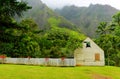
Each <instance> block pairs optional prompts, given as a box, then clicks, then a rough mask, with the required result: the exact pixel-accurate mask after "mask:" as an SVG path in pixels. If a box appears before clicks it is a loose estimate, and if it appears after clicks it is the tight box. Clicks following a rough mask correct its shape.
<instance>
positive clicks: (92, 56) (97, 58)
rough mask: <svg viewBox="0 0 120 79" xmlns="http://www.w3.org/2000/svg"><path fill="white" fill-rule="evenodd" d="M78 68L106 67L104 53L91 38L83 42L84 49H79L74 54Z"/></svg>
mask: <svg viewBox="0 0 120 79" xmlns="http://www.w3.org/2000/svg"><path fill="white" fill-rule="evenodd" d="M74 58H75V60H76V65H77V66H104V65H105V61H104V51H103V50H102V49H101V48H100V47H99V46H98V45H97V44H95V43H94V42H93V41H92V40H91V39H90V38H86V39H85V40H84V42H83V48H78V49H76V50H75V52H74Z"/></svg>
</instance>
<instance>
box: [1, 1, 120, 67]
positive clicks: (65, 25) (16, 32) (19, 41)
mask: <svg viewBox="0 0 120 79" xmlns="http://www.w3.org/2000/svg"><path fill="white" fill-rule="evenodd" d="M33 3H34V6H31V5H33ZM35 4H36V6H35ZM37 4H41V5H39V6H38V5H37ZM96 6H98V5H96ZM100 6H101V5H100ZM90 7H91V8H92V7H94V6H93V5H91V6H90ZM81 9H83V10H84V9H86V8H85V7H84V8H81ZM101 9H102V8H101ZM105 10H106V9H105ZM105 10H103V12H104V11H105ZM66 11H67V10H66ZM80 11H81V10H80ZM95 12H96V11H95ZM99 12H100V11H99ZM108 12H109V11H108ZM114 12H117V10H115V9H114V10H113V12H111V14H107V13H105V15H104V16H103V15H100V16H99V17H97V18H98V19H100V17H101V16H103V17H106V18H107V15H110V16H112V18H110V19H109V20H107V19H106V20H105V21H104V20H103V19H102V21H103V22H101V23H100V24H98V25H96V21H98V19H97V18H96V19H95V22H92V23H93V24H92V25H94V23H95V25H96V33H97V37H96V38H94V41H95V42H96V43H97V44H98V45H99V46H100V47H101V48H102V49H103V50H104V52H105V61H106V65H115V66H120V12H118V13H115V14H113V13H114ZM69 13H71V12H69ZM75 13H77V12H76V11H75ZM71 14H72V13H71ZM84 14H86V11H85V13H84ZM90 14H92V16H94V17H95V15H93V13H89V12H88V13H87V16H89V15H90ZM72 15H73V14H72ZM72 15H71V17H72ZM96 15H99V14H98V13H96ZM81 16H83V15H81ZM90 16H91V15H90ZM90 16H89V17H90ZM71 17H69V18H71ZM74 17H75V16H74ZM89 17H86V19H82V20H83V21H85V20H87V19H90V18H89ZM74 19H75V18H74ZM90 20H91V21H92V19H90ZM100 21H101V20H100ZM100 21H98V22H100ZM80 22H81V20H80ZM85 23H86V22H85ZM83 25H84V24H83ZM83 25H82V24H81V26H83ZM87 25H89V23H88V24H87V23H86V27H85V28H86V29H88V28H87ZM89 28H90V27H89ZM91 29H92V28H91ZM81 30H83V29H81ZM94 30H95V29H94ZM90 31H91V30H90ZM90 31H89V33H91V32H90ZM86 37H87V36H85V35H84V34H83V33H82V32H81V31H80V28H79V26H77V25H76V24H73V23H71V22H70V21H67V20H66V19H65V18H64V17H62V16H59V15H58V14H57V13H55V12H54V11H53V10H51V9H49V8H48V7H47V6H46V5H45V4H43V3H42V2H41V1H40V2H39V3H38V2H35V1H33V2H32V1H31V3H30V2H28V3H26V2H24V1H18V0H1V2H0V55H6V56H7V57H28V56H30V57H34V58H37V57H51V58H56V57H63V56H64V57H73V52H74V50H75V49H76V48H78V47H82V42H83V40H84V39H85V38H86Z"/></svg>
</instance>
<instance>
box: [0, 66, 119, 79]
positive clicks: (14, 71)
mask: <svg viewBox="0 0 120 79" xmlns="http://www.w3.org/2000/svg"><path fill="white" fill-rule="evenodd" d="M0 79H120V68H119V67H110V66H105V67H41V66H28V65H8V64H0Z"/></svg>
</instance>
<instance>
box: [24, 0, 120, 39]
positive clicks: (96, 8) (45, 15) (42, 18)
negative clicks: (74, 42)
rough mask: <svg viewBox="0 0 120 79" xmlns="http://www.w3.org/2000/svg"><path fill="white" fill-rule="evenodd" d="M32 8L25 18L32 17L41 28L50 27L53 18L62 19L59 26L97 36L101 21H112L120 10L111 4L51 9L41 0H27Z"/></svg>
mask: <svg viewBox="0 0 120 79" xmlns="http://www.w3.org/2000/svg"><path fill="white" fill-rule="evenodd" d="M27 1H28V4H29V5H30V6H32V9H31V10H29V11H28V12H25V15H24V18H32V19H34V20H35V22H36V23H37V24H38V26H39V27H40V29H50V28H51V27H50V24H49V20H50V19H51V18H54V19H56V20H57V21H60V22H59V24H58V27H64V28H68V29H74V30H76V29H77V30H81V31H82V32H83V33H84V34H86V35H87V36H90V37H95V36H96V33H95V31H96V29H97V26H98V25H99V23H100V22H103V21H107V22H110V21H111V18H112V16H113V15H114V14H115V13H116V12H118V11H119V10H117V9H115V8H113V7H111V6H109V5H100V4H96V5H93V4H91V5H89V7H77V6H74V5H71V6H64V7H63V8H61V9H55V10H52V9H50V8H49V7H48V6H47V5H46V4H44V3H42V1H41V0H35V1H33V0H27Z"/></svg>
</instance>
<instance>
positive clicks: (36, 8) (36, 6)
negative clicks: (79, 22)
mask: <svg viewBox="0 0 120 79" xmlns="http://www.w3.org/2000/svg"><path fill="white" fill-rule="evenodd" d="M27 2H28V5H30V6H32V9H31V10H29V11H28V12H25V13H24V16H23V17H22V19H23V18H32V19H33V20H35V22H36V23H37V24H38V26H39V27H40V29H43V30H45V29H50V28H51V27H50V24H49V20H50V19H56V20H59V24H58V27H64V28H69V29H72V30H75V29H76V26H75V25H74V24H73V23H71V22H69V21H68V20H66V19H65V18H64V17H62V16H60V15H58V14H57V13H56V12H54V11H53V10H52V9H50V8H49V7H47V5H46V4H44V3H42V1H41V0H35V1H34V0H27Z"/></svg>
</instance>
